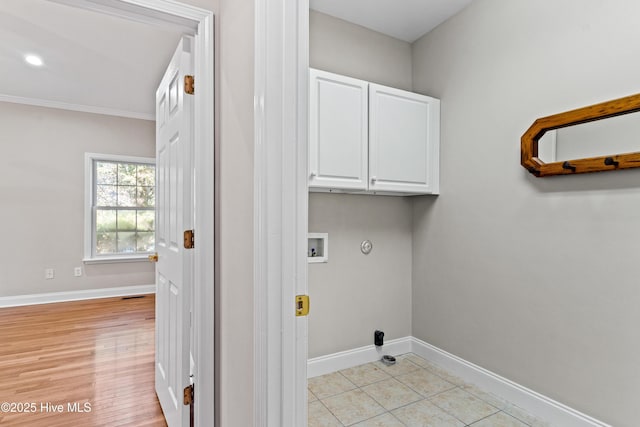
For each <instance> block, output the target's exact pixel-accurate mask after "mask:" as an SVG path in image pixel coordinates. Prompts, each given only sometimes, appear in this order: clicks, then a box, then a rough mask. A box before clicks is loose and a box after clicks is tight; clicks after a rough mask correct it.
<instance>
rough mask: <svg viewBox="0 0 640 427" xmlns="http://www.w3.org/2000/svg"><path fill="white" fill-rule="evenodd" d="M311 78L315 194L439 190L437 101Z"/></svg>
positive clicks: (328, 76)
mask: <svg viewBox="0 0 640 427" xmlns="http://www.w3.org/2000/svg"><path fill="white" fill-rule="evenodd" d="M310 78H311V80H310V88H311V89H310V109H309V111H310V120H309V131H310V137H309V190H310V191H342V192H354V193H355V192H357V193H365V194H388V195H410V194H438V190H439V188H438V167H439V145H440V101H439V100H438V99H435V98H431V97H428V96H424V95H419V94H416V93H412V92H407V91H404V90H400V89H393V88H389V87H385V86H381V85H377V84H373V83H368V82H366V81H363V80H358V79H353V78H350V77H345V76H340V75H337V74H333V73H328V72H325V71H319V70H313V69H312V70H311V72H310Z"/></svg>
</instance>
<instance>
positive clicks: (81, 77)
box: [0, 0, 181, 119]
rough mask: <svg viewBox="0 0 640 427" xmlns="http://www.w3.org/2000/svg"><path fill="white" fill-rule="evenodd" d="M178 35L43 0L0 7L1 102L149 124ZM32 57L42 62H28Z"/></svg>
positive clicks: (13, 0)
mask: <svg viewBox="0 0 640 427" xmlns="http://www.w3.org/2000/svg"><path fill="white" fill-rule="evenodd" d="M180 36H181V33H180V31H179V30H177V29H172V28H164V27H160V26H157V25H151V24H145V23H141V22H133V21H130V20H126V19H122V18H118V17H114V16H110V15H106V14H101V13H96V12H91V11H87V10H84V9H79V8H75V7H71V6H67V5H63V4H58V3H53V2H50V1H46V0H1V1H0V77H1V78H0V100H12V101H17V102H27V103H31V101H32V100H38V101H36V102H33V103H35V104H40V105H51V106H56V105H57V106H65V107H69V108H71V109H80V110H83V109H84V110H88V111H95V112H104V113H108V114H115V115H122V116H128V117H137V118H147V119H153V118H154V116H155V113H154V111H155V100H154V98H155V90H156V87H157V85H158V84H159V82H160V79H161V78H162V75H163V73H164V70H165V68H166V66H167V64H168V63H169V60H170V59H171V55H172V54H173V52H174V50H175V48H176V46H177V44H178V41H179V39H180ZM27 54H36V55H38V56H40V57H41V58H42V60H43V62H44V65H43V66H42V67H34V66H32V65H29V64H27V63H26V62H25V60H24V57H25V55H27Z"/></svg>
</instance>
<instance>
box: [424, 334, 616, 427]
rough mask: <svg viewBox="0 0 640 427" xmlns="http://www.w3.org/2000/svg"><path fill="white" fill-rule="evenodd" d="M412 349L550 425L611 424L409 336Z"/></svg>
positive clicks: (602, 425)
mask: <svg viewBox="0 0 640 427" xmlns="http://www.w3.org/2000/svg"><path fill="white" fill-rule="evenodd" d="M412 352H413V353H415V354H417V355H418V356H420V357H422V358H424V359H427V360H429V361H430V362H433V363H435V364H436V365H439V366H441V367H443V368H445V369H446V370H447V371H449V372H451V373H452V374H454V375H456V376H458V377H460V378H461V379H462V380H464V381H466V382H468V383H471V384H475V385H477V386H478V387H479V388H481V389H483V390H485V391H488V392H490V393H492V394H494V395H496V396H498V397H501V398H503V399H505V400H507V401H509V402H511V403H513V404H515V405H517V406H519V407H520V408H522V409H524V410H525V411H527V412H529V413H530V414H532V415H535V416H536V417H539V418H541V419H543V420H545V421H548V422H549V423H551V425H553V426H562V427H587V426H589V427H593V426H598V427H611V426H610V425H609V424H606V423H603V422H602V421H599V420H596V419H595V418H592V417H590V416H588V415H585V414H583V413H582V412H579V411H576V410H575V409H572V408H570V407H568V406H566V405H563V404H562V403H559V402H556V401H555V400H553V399H551V398H549V397H547V396H544V395H542V394H540V393H537V392H535V391H533V390H530V389H528V388H526V387H524V386H522V385H520V384H517V383H515V382H513V381H510V380H508V379H506V378H504V377H501V376H500V375H498V374H495V373H493V372H491V371H488V370H486V369H484V368H481V367H480V366H478V365H474V364H473V363H471V362H467V361H466V360H464V359H462V358H460V357H458V356H454V355H453V354H451V353H447V352H446V351H444V350H442V349H440V348H438V347H435V346H433V345H431V344H428V343H426V342H424V341H421V340H419V339H417V338H413V337H412Z"/></svg>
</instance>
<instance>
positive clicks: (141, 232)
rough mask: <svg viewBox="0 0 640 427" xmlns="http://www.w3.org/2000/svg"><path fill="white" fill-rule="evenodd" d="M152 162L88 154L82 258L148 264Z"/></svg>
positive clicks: (151, 238)
mask: <svg viewBox="0 0 640 427" xmlns="http://www.w3.org/2000/svg"><path fill="white" fill-rule="evenodd" d="M155 174H156V167H155V160H154V159H152V158H146V157H125V156H115V155H106V154H105V155H103V154H94V153H87V154H86V156H85V182H86V185H85V188H86V195H85V196H86V207H85V212H86V213H85V259H84V261H85V262H87V263H91V262H117V261H138V260H146V259H147V255H148V254H149V253H151V252H154V249H155Z"/></svg>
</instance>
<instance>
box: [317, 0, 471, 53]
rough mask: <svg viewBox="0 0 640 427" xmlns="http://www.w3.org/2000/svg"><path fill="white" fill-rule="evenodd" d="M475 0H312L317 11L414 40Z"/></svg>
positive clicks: (406, 39) (401, 38) (396, 36)
mask: <svg viewBox="0 0 640 427" xmlns="http://www.w3.org/2000/svg"><path fill="white" fill-rule="evenodd" d="M471 2H472V0H346V1H345V0H310V7H311V9H313V10H317V11H318V12H322V13H326V14H327V15H331V16H335V17H336V18H340V19H344V20H345V21H349V22H353V23H355V24H358V25H361V26H363V27H366V28H369V29H371V30H374V31H378V32H380V33H383V34H387V35H389V36H392V37H395V38H397V39H400V40H404V41H407V42H409V43H413V42H414V41H416V40H417V39H419V38H420V37H422V36H423V35H424V34H426V33H428V32H429V31H431V30H432V29H434V28H435V27H437V26H438V25H440V24H441V23H443V22H444V21H446V20H447V19H449V18H450V17H452V16H453V15H455V14H456V13H458V12H459V11H460V10H462V9H463V8H464V7H465V6H467V5H468V4H469V3H471Z"/></svg>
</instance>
